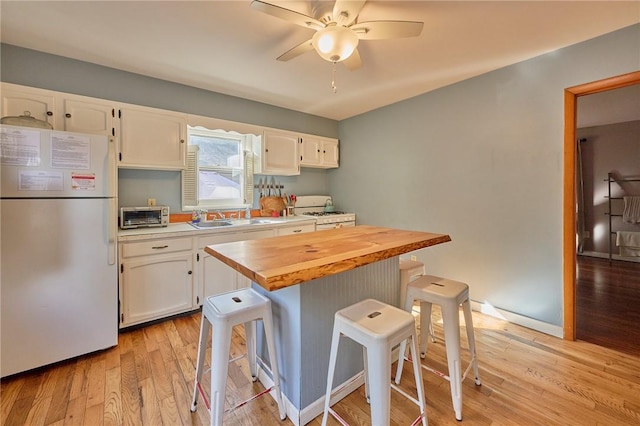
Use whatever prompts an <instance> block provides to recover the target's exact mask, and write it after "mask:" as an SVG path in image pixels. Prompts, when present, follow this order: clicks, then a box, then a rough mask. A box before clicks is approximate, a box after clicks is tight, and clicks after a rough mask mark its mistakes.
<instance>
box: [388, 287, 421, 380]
mask: <svg viewBox="0 0 640 426" xmlns="http://www.w3.org/2000/svg"><path fill="white" fill-rule="evenodd" d="M420 306H422V305H420ZM404 310H405V311H407V312H409V313H411V315H413V314H412V312H413V297H408V298H407V299H406V300H405V302H404ZM420 316H421V317H422V307H421V308H420ZM406 354H407V341H406V340H403V341H402V342H401V343H400V348H399V349H398V368H397V370H396V380H395V382H396V385H399V384H400V379H401V378H402V367H403V366H404V357H405V355H406Z"/></svg>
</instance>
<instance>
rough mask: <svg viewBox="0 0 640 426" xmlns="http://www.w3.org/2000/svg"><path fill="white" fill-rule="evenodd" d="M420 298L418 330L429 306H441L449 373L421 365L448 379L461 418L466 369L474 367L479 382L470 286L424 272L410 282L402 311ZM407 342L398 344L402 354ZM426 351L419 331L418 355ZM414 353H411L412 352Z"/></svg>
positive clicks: (425, 320)
mask: <svg viewBox="0 0 640 426" xmlns="http://www.w3.org/2000/svg"><path fill="white" fill-rule="evenodd" d="M414 300H419V301H420V329H421V330H427V329H428V327H429V325H430V322H431V305H432V304H433V303H435V304H437V305H440V307H441V308H442V321H443V325H444V338H445V347H446V351H447V364H448V367H449V375H445V374H443V373H441V372H439V371H437V370H435V369H433V368H431V367H428V366H426V365H422V367H423V368H424V369H426V370H428V371H431V372H432V373H435V374H436V375H438V376H440V377H442V378H444V379H446V380H448V381H449V383H450V386H451V401H452V402H453V409H454V411H455V414H456V419H458V420H462V381H463V380H464V379H465V378H466V377H467V374H468V373H469V370H470V369H471V368H473V374H474V376H475V383H476V385H480V384H481V383H480V375H479V374H478V359H477V356H476V342H475V337H474V333H473V320H472V318H471V304H470V301H469V286H468V285H467V284H465V283H462V282H459V281H454V280H449V279H446V278H440V277H435V276H432V275H423V276H422V277H420V278H418V279H417V280H415V281H412V282H411V283H409V286H408V287H407V298H406V301H405V310H407V311H409V312H411V309H412V306H413V301H414ZM460 305H462V310H463V313H464V322H465V325H466V328H467V340H468V342H469V353H470V356H471V361H470V362H469V365H468V366H467V368H466V370H465V371H464V374H463V373H461V359H460V317H459V306H460ZM405 346H406V343H404V342H403V343H402V344H401V345H400V353H401V354H404V353H405ZM426 352H427V339H426V336H424V334H423V333H421V334H420V357H421V358H424V357H425V355H426ZM412 356H413V355H412ZM403 362H404V359H402V358H401V359H399V360H398V370H397V371H396V384H399V383H400V378H401V377H402V365H403Z"/></svg>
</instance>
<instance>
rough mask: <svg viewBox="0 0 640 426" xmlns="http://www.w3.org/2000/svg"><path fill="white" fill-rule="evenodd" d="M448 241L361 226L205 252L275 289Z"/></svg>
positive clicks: (438, 236)
mask: <svg viewBox="0 0 640 426" xmlns="http://www.w3.org/2000/svg"><path fill="white" fill-rule="evenodd" d="M448 241H451V238H450V237H449V235H446V234H432V233H430V232H419V231H405V230H400V229H392V228H381V227H377V226H366V225H360V226H355V227H349V228H339V229H330V230H324V231H318V232H309V233H305V234H294V235H283V236H280V237H273V238H264V239H259V240H249V241H238V242H234V243H224V244H214V245H210V246H207V247H205V251H206V252H207V253H209V254H210V255H212V256H214V257H216V258H217V259H219V260H221V261H222V262H224V263H226V264H227V265H229V266H230V267H232V268H233V269H235V270H236V271H238V272H240V273H241V274H243V275H245V276H246V277H248V278H249V279H251V280H252V281H254V282H256V283H258V284H259V285H260V286H262V287H264V288H265V289H266V290H268V291H274V290H278V289H281V288H285V287H289V286H291V285H296V284H300V283H303V282H306V281H310V280H313V279H316V278H321V277H325V276H328V275H333V274H338V273H340V272H344V271H348V270H351V269H355V268H357V267H359V266H363V265H368V264H370V263H373V262H378V261H380V260H384V259H388V258H390V257H394V256H399V255H401V254H404V253H408V252H411V251H414V250H419V249H422V248H425V247H430V246H433V245H436V244H441V243H446V242H448Z"/></svg>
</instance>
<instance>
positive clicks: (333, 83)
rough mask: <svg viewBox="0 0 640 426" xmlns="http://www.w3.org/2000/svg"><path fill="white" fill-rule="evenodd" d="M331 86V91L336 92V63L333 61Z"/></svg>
mask: <svg viewBox="0 0 640 426" xmlns="http://www.w3.org/2000/svg"><path fill="white" fill-rule="evenodd" d="M331 88H332V89H333V93H337V92H338V87H337V86H336V63H335V62H334V63H333V71H331Z"/></svg>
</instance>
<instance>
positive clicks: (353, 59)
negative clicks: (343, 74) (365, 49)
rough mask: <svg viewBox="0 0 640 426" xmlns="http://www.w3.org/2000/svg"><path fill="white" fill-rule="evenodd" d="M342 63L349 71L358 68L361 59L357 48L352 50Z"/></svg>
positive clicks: (360, 64)
mask: <svg viewBox="0 0 640 426" xmlns="http://www.w3.org/2000/svg"><path fill="white" fill-rule="evenodd" d="M342 63H343V64H344V66H345V67H347V69H348V70H350V71H353V70H357V69H358V68H360V67H361V66H362V61H361V60H360V53H359V52H358V49H356V50H354V51H353V53H352V54H351V56H349V57H348V58H347V59H345V60H344V61H342Z"/></svg>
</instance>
